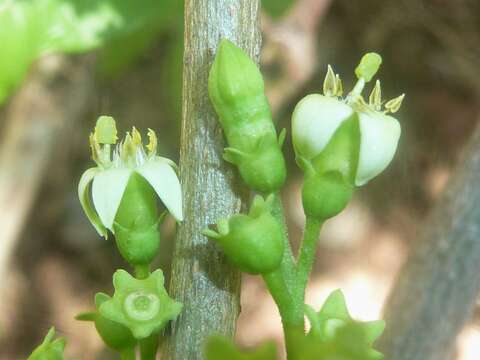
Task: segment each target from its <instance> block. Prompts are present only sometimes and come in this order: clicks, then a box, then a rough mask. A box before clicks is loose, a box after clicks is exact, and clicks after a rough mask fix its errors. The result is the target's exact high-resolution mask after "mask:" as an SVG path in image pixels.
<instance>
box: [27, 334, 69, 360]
mask: <svg viewBox="0 0 480 360" xmlns="http://www.w3.org/2000/svg"><path fill="white" fill-rule="evenodd" d="M54 337H55V328H54V327H52V328H50V330H49V331H48V334H47V336H45V339H44V340H43V342H42V343H41V344H40V345H39V346H38V347H37V348H36V349H35V350H34V351H33V353H32V354H31V355H30V356H29V357H28V359H27V360H64V359H65V358H64V356H63V352H64V349H65V339H63V338H58V339H56V340H54Z"/></svg>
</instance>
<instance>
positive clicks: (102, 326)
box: [75, 293, 137, 353]
mask: <svg viewBox="0 0 480 360" xmlns="http://www.w3.org/2000/svg"><path fill="white" fill-rule="evenodd" d="M109 299H110V297H109V296H108V295H106V294H104V293H97V294H96V295H95V307H96V309H97V311H95V312H90V313H82V314H79V315H77V316H76V317H75V318H76V319H77V320H81V321H93V322H94V323H95V328H96V329H97V332H98V334H99V335H100V337H101V338H102V340H103V342H104V343H105V345H107V346H108V347H109V348H111V349H113V350H115V351H117V352H119V353H122V352H126V351H129V350H131V349H133V348H134V347H135V346H136V344H137V340H136V339H135V338H134V337H133V335H132V332H131V331H130V330H129V329H128V328H127V327H126V326H124V325H122V324H120V323H117V322H115V321H112V320H109V319H107V318H106V317H104V316H102V315H101V314H100V312H99V309H100V306H101V305H102V304H103V303H104V302H105V301H108V300H109Z"/></svg>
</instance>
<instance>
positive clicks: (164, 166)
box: [135, 157, 183, 221]
mask: <svg viewBox="0 0 480 360" xmlns="http://www.w3.org/2000/svg"><path fill="white" fill-rule="evenodd" d="M135 171H136V172H137V173H139V174H140V175H142V176H143V177H144V178H145V180H147V181H148V182H149V183H150V185H151V186H152V187H153V188H154V189H155V192H156V193H157V195H158V197H159V198H160V200H162V202H163V203H164V204H165V207H166V208H167V209H168V211H169V212H170V213H171V214H172V215H173V217H174V218H175V219H177V220H178V221H182V220H183V212H182V189H181V186H180V181H179V180H178V177H177V174H176V173H175V170H174V169H173V168H172V165H171V161H170V160H168V161H167V160H165V159H164V158H160V157H155V158H154V159H151V160H149V161H147V162H146V163H145V164H143V165H142V166H140V167H138V168H137V169H136V170H135Z"/></svg>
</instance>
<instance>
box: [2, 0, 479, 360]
mask: <svg viewBox="0 0 480 360" xmlns="http://www.w3.org/2000/svg"><path fill="white" fill-rule="evenodd" d="M160 3H161V5H160V7H159V8H158V9H157V10H158V11H159V13H161V14H162V16H160V17H159V19H160V21H159V20H158V19H157V20H156V21H155V22H148V21H147V22H145V23H144V24H143V25H142V26H138V27H136V28H134V29H132V30H131V31H129V32H126V33H124V34H122V36H119V37H112V38H111V39H108V41H105V42H104V43H102V46H92V51H90V49H88V50H89V51H86V50H87V49H82V50H81V51H73V52H77V53H76V54H68V55H65V54H63V55H62V54H58V52H57V53H56V54H50V55H44V56H38V57H36V58H38V59H36V60H35V61H33V59H32V62H31V63H29V64H28V66H27V65H26V66H25V69H26V70H25V71H24V73H22V79H21V81H20V80H18V81H17V82H18V84H17V85H15V86H14V87H13V86H12V87H11V89H10V90H9V93H8V97H7V96H5V99H4V100H3V103H2V104H1V105H0V106H1V107H0V121H1V143H0V206H1V209H0V212H1V214H2V219H0V228H1V229H2V230H3V234H2V238H3V239H2V241H0V276H1V279H2V280H1V281H0V284H1V287H0V291H1V301H0V359H2V360H3V359H22V358H25V356H26V355H27V354H28V353H29V352H30V351H31V349H33V347H34V346H35V345H36V344H37V343H39V342H40V341H41V339H42V338H43V336H44V335H45V333H46V331H47V329H48V328H49V327H50V326H51V325H52V324H53V325H55V326H56V328H57V330H58V332H59V333H60V334H61V335H63V336H66V337H67V338H68V345H67V349H68V350H67V354H68V355H69V356H70V357H72V358H76V359H110V358H113V354H112V353H110V352H109V351H107V350H105V349H104V348H103V346H102V343H101V341H100V340H99V338H98V336H97V334H96V332H95V330H94V328H93V326H92V325H91V324H90V323H81V322H77V321H75V320H74V319H73V317H74V316H75V314H77V313H78V312H81V311H84V310H88V309H91V308H92V306H93V296H94V294H95V293H96V292H98V291H106V290H111V275H112V273H113V271H114V270H115V269H117V268H119V267H125V264H124V262H123V261H122V259H121V258H120V255H119V254H118V253H117V251H116V250H115V247H114V243H113V242H111V241H103V240H102V239H100V238H99V237H98V236H97V234H96V233H95V231H94V229H93V227H92V226H91V225H90V224H89V223H88V221H87V219H86V217H85V216H84V214H83V212H82V209H81V207H80V204H79V202H78V200H77V194H76V187H77V183H78V180H79V178H80V175H81V174H82V172H83V171H84V170H85V169H87V168H88V167H91V166H92V165H93V163H92V161H91V160H90V152H89V148H88V141H87V140H88V134H89V132H90V131H91V129H92V128H93V126H94V123H95V120H96V118H97V116H98V115H100V114H109V115H112V116H114V117H115V118H116V120H117V123H118V124H119V128H120V130H121V132H124V131H126V130H128V129H129V128H130V127H131V126H132V125H133V124H135V126H136V127H137V128H138V129H142V130H145V131H146V128H147V127H150V128H153V129H155V130H156V132H157V134H158V136H159V142H160V153H161V154H163V155H164V156H167V157H170V158H172V159H175V160H178V147H179V144H178V141H179V135H180V126H179V125H180V117H181V84H182V79H181V77H182V74H181V73H182V51H183V18H182V14H183V10H182V4H181V2H180V1H164V2H160ZM0 5H1V3H0ZM1 11H2V10H1V7H0V12H1ZM1 19H2V18H1V16H0V27H1V26H2V24H1V21H2V20H1ZM479 19H480V3H479V2H478V1H476V0H423V1H421V0H382V1H375V0H363V1H350V0H264V1H263V10H262V31H263V50H262V56H261V66H262V71H263V73H264V75H265V78H266V87H267V95H268V97H269V100H270V103H271V105H272V109H273V113H274V117H275V119H276V121H277V124H278V127H279V128H283V127H285V128H287V129H289V128H290V116H291V112H292V110H293V107H294V106H295V104H296V103H297V102H298V101H299V99H301V98H302V97H303V96H305V95H306V94H308V93H312V92H320V91H321V89H322V83H323V78H324V75H325V72H326V67H327V64H332V65H333V66H334V70H335V71H336V72H338V73H339V74H340V75H341V76H342V79H343V81H344V88H346V89H349V88H351V86H352V84H353V81H354V73H353V70H354V68H355V66H356V64H357V63H358V61H359V59H360V57H361V55H362V54H363V53H364V52H366V51H376V52H379V53H380V54H381V55H382V56H383V65H382V68H381V71H380V72H379V74H378V76H379V78H380V79H381V80H382V87H383V89H382V90H383V94H384V96H385V97H386V98H388V99H389V98H393V97H396V96H397V95H399V94H401V93H403V92H405V93H406V98H405V101H404V105H403V107H402V109H401V110H400V112H399V113H398V114H397V115H398V119H399V120H400V122H401V124H402V131H403V133H402V138H401V141H400V146H399V151H398V153H397V155H396V158H395V160H394V161H393V163H392V164H391V165H390V167H389V168H388V169H387V171H386V172H385V173H384V174H383V175H382V176H381V177H379V178H376V179H374V180H373V181H371V182H370V183H369V185H368V186H366V187H363V188H360V189H359V190H358V191H357V193H356V195H355V198H354V200H353V201H352V203H351V205H349V207H348V208H347V209H346V211H344V213H342V214H341V215H339V216H338V217H336V218H334V219H333V220H330V221H329V222H328V223H327V225H326V226H325V229H324V231H322V235H321V237H322V239H321V243H320V250H319V253H318V258H317V262H316V265H315V271H314V273H313V275H312V278H311V282H310V286H309V288H308V293H307V300H308V302H309V303H311V304H313V305H314V306H315V307H319V306H320V305H321V304H322V303H323V301H324V300H325V298H326V296H327V294H328V293H329V292H330V291H331V290H334V289H336V288H342V289H343V290H344V292H345V295H346V298H347V301H348V305H349V307H350V309H351V313H352V315H353V316H354V317H356V318H357V319H360V320H373V319H377V318H379V317H380V316H381V309H382V305H383V303H384V301H385V299H386V296H387V295H388V292H389V290H390V288H391V286H392V284H393V281H394V278H395V275H396V273H397V271H398V270H399V268H400V267H401V265H402V264H403V262H404V260H405V259H406V256H407V254H408V252H409V250H410V249H411V248H412V247H415V246H417V245H418V239H419V237H418V233H419V232H420V229H421V228H422V224H423V222H424V219H425V218H426V216H427V215H428V213H429V211H430V209H431V208H432V205H433V204H434V203H435V200H436V199H437V198H438V196H439V194H440V193H441V192H442V190H443V188H444V185H445V184H446V182H447V180H448V178H449V176H450V174H451V173H452V171H454V169H455V165H456V163H457V160H458V158H459V155H460V153H461V151H462V148H463V146H464V144H465V143H466V141H467V140H468V139H469V135H470V134H471V133H472V131H473V129H474V127H475V124H476V123H477V121H478V117H479V106H480V103H479V98H480V66H479V65H480V48H479V46H478V44H480V20H479ZM152 24H154V25H152ZM1 31H2V30H1V29H0V39H1V36H2V32H1ZM3 35H5V34H3ZM24 46H27V44H25V45H24ZM83 50H85V51H83ZM52 52H54V51H52ZM68 52H72V51H68ZM78 52H81V53H78ZM1 56H3V55H0V71H1V66H2V64H3V63H2V60H3V59H1ZM1 80H2V78H1V77H0V81H1ZM0 86H1V84H0ZM284 149H285V152H286V156H287V159H288V163H289V174H290V177H289V182H288V184H287V185H286V187H285V189H284V192H283V196H284V201H285V204H286V207H287V216H288V222H289V224H288V225H289V231H290V233H291V237H292V238H293V239H295V240H294V241H297V240H298V239H299V238H300V236H301V231H302V228H303V224H304V215H303V211H302V207H301V199H300V193H299V189H300V184H301V181H302V178H301V173H300V171H299V169H298V168H297V167H296V166H295V163H294V156H293V151H292V147H291V140H290V139H289V138H287V144H286V146H285V147H284ZM174 230H175V224H174V222H173V221H172V220H171V219H169V220H168V221H166V222H165V223H164V224H163V244H162V252H161V254H160V255H159V258H158V263H159V264H160V265H161V267H162V268H163V269H166V270H167V269H169V263H170V260H171V250H172V247H173V234H174ZM294 247H296V245H294ZM167 276H168V275H167ZM281 337H282V333H281V325H280V318H279V316H278V314H277V312H276V308H275V306H274V303H273V301H272V299H271V298H270V296H269V295H268V293H267V292H266V290H265V287H264V286H263V283H262V280H261V279H260V278H259V277H252V276H245V277H244V281H243V288H242V313H241V316H240V319H239V322H238V332H237V340H238V342H239V343H240V344H242V345H244V346H254V345H256V344H258V343H260V342H262V341H263V340H265V339H271V338H273V339H275V340H277V341H281ZM457 359H459V360H478V359H480V311H477V313H476V314H475V316H474V317H473V318H472V319H471V322H470V323H469V324H468V325H467V327H466V328H465V329H464V331H463V332H462V333H461V335H460V336H459V338H458V351H457Z"/></svg>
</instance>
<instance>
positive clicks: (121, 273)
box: [99, 269, 182, 339]
mask: <svg viewBox="0 0 480 360" xmlns="http://www.w3.org/2000/svg"><path fill="white" fill-rule="evenodd" d="M113 286H114V288H115V293H114V295H113V297H112V298H108V299H107V298H105V299H104V301H103V302H102V303H101V304H100V308H99V310H100V314H101V315H102V316H104V317H105V318H107V319H109V320H111V321H114V322H116V323H119V324H122V325H124V326H125V327H127V328H128V329H130V331H131V332H132V334H133V336H134V337H135V338H136V339H144V338H146V337H148V336H150V335H151V334H153V333H158V332H159V331H160V330H162V329H163V328H164V327H165V325H166V324H167V322H168V321H170V320H173V319H175V318H176V317H177V316H178V314H179V313H180V311H181V310H182V304H181V303H179V302H176V301H174V300H173V299H171V298H170V297H169V296H168V294H167V291H166V290H165V287H164V278H163V273H162V271H161V270H160V269H158V270H156V271H155V272H153V273H152V274H150V276H148V277H147V278H146V279H142V280H139V279H135V278H134V277H133V276H131V275H130V274H129V273H128V272H126V271H125V270H117V271H116V272H115V274H114V275H113Z"/></svg>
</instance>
